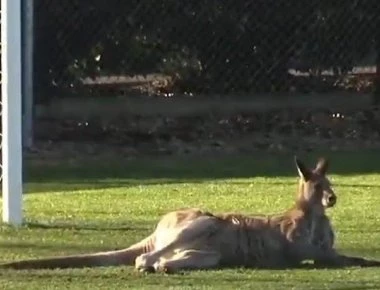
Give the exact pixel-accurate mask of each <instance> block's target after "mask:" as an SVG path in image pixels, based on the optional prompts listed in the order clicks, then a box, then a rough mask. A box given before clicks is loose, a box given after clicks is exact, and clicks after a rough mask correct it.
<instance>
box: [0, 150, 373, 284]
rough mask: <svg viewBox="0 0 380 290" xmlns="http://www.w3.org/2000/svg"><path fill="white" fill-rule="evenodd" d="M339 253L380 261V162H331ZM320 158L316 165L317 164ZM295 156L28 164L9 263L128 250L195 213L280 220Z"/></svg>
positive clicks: (103, 278) (178, 279)
mask: <svg viewBox="0 0 380 290" xmlns="http://www.w3.org/2000/svg"><path fill="white" fill-rule="evenodd" d="M328 156H329V157H330V160H331V173H330V176H331V179H332V181H333V183H334V184H335V190H336V193H337V194H338V198H339V199H338V204H337V206H336V208H335V209H332V210H329V213H328V214H329V215H330V216H331V219H332V222H333V225H334V227H335V229H336V232H337V247H338V248H339V249H340V250H341V251H342V252H343V253H347V254H355V255H360V256H366V257H373V258H377V259H380V230H379V228H380V154H379V152H362V153H350V152H346V153H345V152H339V153H330V154H328ZM314 158H315V154H314V155H307V159H306V161H307V162H308V163H311V161H313V159H314ZM292 162H293V160H292V156H290V155H274V154H257V155H251V156H237V157H209V158H204V157H202V158H201V157H199V158H195V157H192V158H146V159H139V160H132V161H131V160H129V161H126V160H102V159H101V158H99V160H97V161H85V160H81V161H80V162H74V163H72V162H66V161H62V162H58V163H57V162H52V163H47V164H45V165H43V162H36V161H33V162H28V164H27V165H28V166H27V168H28V170H27V172H26V178H27V180H28V182H27V184H26V186H25V189H26V192H27V194H25V196H24V211H25V217H26V224H25V226H23V227H22V228H19V229H14V228H10V227H7V226H2V227H1V232H0V256H1V258H0V260H1V261H9V260H14V259H20V258H27V257H40V256H50V255H62V254H72V253H84V252H92V251H98V250H105V249H113V248H119V247H125V246H128V245H129V244H131V243H133V242H135V241H137V240H139V239H141V238H142V237H144V236H145V235H146V234H148V233H149V232H150V231H151V230H152V228H153V227H154V224H155V221H156V220H157V219H158V217H159V216H160V215H162V214H163V213H165V212H167V211H169V210H173V209H175V208H177V207H184V206H195V207H197V206H198V207H203V208H205V209H208V210H212V211H218V212H221V211H240V212H243V213H273V212H279V211H282V210H284V209H286V208H287V207H288V206H289V205H291V203H292V200H293V198H294V192H295V188H296V171H295V168H294V166H293V163H292ZM0 288H1V289H127V288H138V289H190V288H197V289H211V288H212V289H244V288H246V289H380V269H376V268H375V269H358V268H350V269H337V270H312V269H309V270H306V269H302V270H300V269H297V270H275V271H269V270H249V269H232V270H228V269H227V270H221V271H196V272H184V273H182V274H176V275H171V276H166V275H163V274H152V275H142V274H138V273H135V272H134V271H133V268H132V267H113V268H97V269H80V270H54V271H45V270H44V271H40V270H35V271H21V272H16V271H0Z"/></svg>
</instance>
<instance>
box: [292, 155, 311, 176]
mask: <svg viewBox="0 0 380 290" xmlns="http://www.w3.org/2000/svg"><path fill="white" fill-rule="evenodd" d="M294 162H295V163H296V167H297V171H298V175H299V176H300V177H301V178H302V179H303V180H305V181H308V180H309V179H310V177H311V171H310V170H309V169H308V168H307V167H306V166H305V165H304V164H303V162H302V161H300V160H299V159H298V158H297V156H294Z"/></svg>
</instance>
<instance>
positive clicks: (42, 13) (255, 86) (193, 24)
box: [35, 0, 380, 96]
mask: <svg viewBox="0 0 380 290" xmlns="http://www.w3.org/2000/svg"><path fill="white" fill-rule="evenodd" d="M35 3H36V4H35V14H36V17H35V19H36V24H35V35H36V44H35V45H36V52H37V53H36V59H35V63H36V81H37V83H36V85H37V89H38V93H37V95H38V96H41V95H44V96H50V95H52V94H53V95H54V93H55V92H56V89H57V88H59V89H62V88H73V87H76V86H78V85H79V84H80V79H81V78H83V77H87V76H98V75H136V74H147V73H154V72H163V73H166V74H169V75H171V76H173V77H175V79H176V80H177V81H178V84H179V85H180V86H181V89H182V90H189V89H190V90H193V91H198V92H209V93H232V92H258V91H261V92H269V91H273V89H275V90H277V91H281V90H287V89H288V86H289V85H290V81H289V74H288V69H289V66H290V65H291V64H292V63H293V64H294V63H298V64H299V67H298V68H301V69H302V70H305V71H311V72H313V73H317V74H318V73H319V72H320V71H321V70H323V69H327V68H332V69H334V71H336V72H338V73H345V72H347V71H348V70H350V69H352V67H353V66H354V65H355V64H356V63H357V62H358V61H359V60H360V59H362V58H363V57H364V56H366V55H368V54H369V53H370V52H371V50H374V49H375V48H376V45H375V38H376V37H375V33H376V31H377V30H376V23H377V21H378V17H379V16H378V15H379V13H378V12H379V11H380V3H379V2H378V1H376V0H349V1H348V0H335V1H329V0H318V1H317V0H309V1H307V2H305V1H301V0H253V1H246V0H245V1H244V0H225V1H217V0H188V1H175V0H155V1H151V0H129V1H121V0H108V1H104V0H71V1H57V0H36V1H35ZM377 47H378V46H377Z"/></svg>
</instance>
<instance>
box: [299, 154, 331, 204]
mask: <svg viewBox="0 0 380 290" xmlns="http://www.w3.org/2000/svg"><path fill="white" fill-rule="evenodd" d="M295 163H296V167H297V170H298V174H299V176H300V181H299V187H298V201H300V202H306V203H307V204H309V205H312V206H317V207H318V206H321V207H323V208H328V207H333V206H334V205H335V204H336V201H337V197H336V195H335V193H334V191H333V190H332V188H331V183H330V181H329V179H328V178H327V176H326V172H327V170H328V166H329V164H328V161H327V160H326V159H325V158H320V159H319V160H318V162H317V164H316V166H315V168H314V169H310V168H308V167H306V166H305V165H304V163H303V162H301V161H300V160H299V159H298V158H297V157H295Z"/></svg>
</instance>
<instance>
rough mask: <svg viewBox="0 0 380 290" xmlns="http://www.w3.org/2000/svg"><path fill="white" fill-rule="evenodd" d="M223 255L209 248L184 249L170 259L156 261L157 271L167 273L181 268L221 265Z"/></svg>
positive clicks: (199, 268)
mask: <svg viewBox="0 0 380 290" xmlns="http://www.w3.org/2000/svg"><path fill="white" fill-rule="evenodd" d="M220 259H221V255H220V253H218V252H216V251H211V250H210V251H207V250H184V251H180V252H178V253H177V254H176V255H174V256H173V257H171V258H170V259H168V260H166V259H161V260H160V261H158V262H156V264H155V265H154V268H155V270H156V271H162V272H167V273H173V272H177V271H179V270H190V269H192V270H194V269H198V270H201V269H211V268H216V267H218V266H219V265H220Z"/></svg>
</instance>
